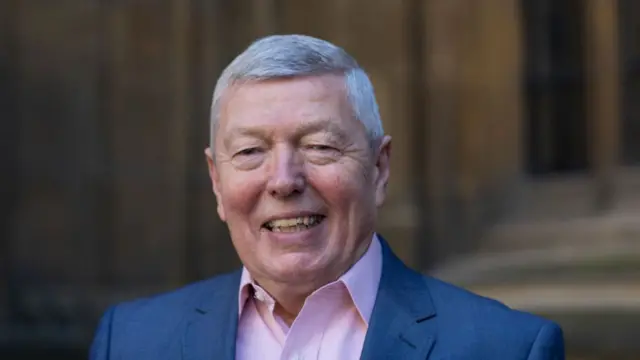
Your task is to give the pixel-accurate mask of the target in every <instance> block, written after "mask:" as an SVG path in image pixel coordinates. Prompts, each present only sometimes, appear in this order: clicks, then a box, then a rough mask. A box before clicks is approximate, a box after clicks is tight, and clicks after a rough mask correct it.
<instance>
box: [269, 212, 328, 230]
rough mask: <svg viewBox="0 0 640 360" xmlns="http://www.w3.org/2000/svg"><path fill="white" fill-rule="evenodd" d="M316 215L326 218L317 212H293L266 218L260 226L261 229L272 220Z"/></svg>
mask: <svg viewBox="0 0 640 360" xmlns="http://www.w3.org/2000/svg"><path fill="white" fill-rule="evenodd" d="M316 215H320V216H324V217H326V216H327V215H325V214H323V213H321V212H319V211H295V212H287V213H280V214H277V215H273V216H270V217H268V218H267V219H266V220H264V221H263V222H262V224H261V225H260V226H261V227H262V226H264V224H266V223H268V222H269V221H273V220H280V219H292V218H297V217H305V216H316Z"/></svg>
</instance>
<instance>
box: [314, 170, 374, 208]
mask: <svg viewBox="0 0 640 360" xmlns="http://www.w3.org/2000/svg"><path fill="white" fill-rule="evenodd" d="M309 181H310V182H311V185H312V186H313V187H314V188H315V189H316V190H317V191H318V192H319V193H320V195H321V196H322V197H323V198H324V199H325V200H326V201H327V202H328V203H329V205H330V206H332V207H333V208H334V209H343V210H346V209H350V208H353V206H354V205H355V206H363V205H365V204H366V201H367V197H368V195H367V193H368V192H369V190H370V188H371V186H370V184H369V183H368V182H367V181H366V178H365V177H364V176H363V174H362V172H361V171H355V170H353V169H348V168H347V169H345V168H344V167H336V168H335V169H326V168H325V169H317V171H314V172H312V173H310V176H309Z"/></svg>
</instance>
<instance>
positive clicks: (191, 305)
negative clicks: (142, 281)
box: [90, 272, 239, 360]
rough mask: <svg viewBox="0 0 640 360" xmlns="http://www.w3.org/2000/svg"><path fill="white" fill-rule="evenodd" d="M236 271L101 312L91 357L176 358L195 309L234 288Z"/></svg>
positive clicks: (98, 358)
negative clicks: (101, 315)
mask: <svg viewBox="0 0 640 360" xmlns="http://www.w3.org/2000/svg"><path fill="white" fill-rule="evenodd" d="M238 280H239V272H236V273H230V274H225V275H220V276H216V277H214V278H211V279H208V280H203V281H200V282H197V283H193V284H190V285H187V286H184V287H182V288H180V289H177V290H174V291H170V292H166V293H162V294H158V295H155V296H151V297H147V298H141V299H137V300H133V301H128V302H123V303H120V304H117V305H114V306H112V307H110V308H109V309H108V310H107V311H106V312H105V314H104V315H103V317H102V319H101V321H100V324H99V325H98V329H97V331H96V335H95V337H94V340H93V342H92V345H91V350H90V358H91V359H92V360H104V359H109V358H116V359H121V358H122V359H124V358H126V359H158V358H176V357H178V356H179V354H180V352H181V345H180V338H181V335H180V334H182V333H183V332H184V329H185V327H186V326H187V324H188V323H189V319H190V315H193V314H194V313H195V312H196V308H198V307H200V306H201V305H205V304H206V303H207V302H208V301H209V300H211V301H215V300H214V299H215V298H216V297H218V296H219V294H220V292H226V293H227V294H226V295H230V296H232V295H231V294H229V292H230V291H235V290H237V286H238Z"/></svg>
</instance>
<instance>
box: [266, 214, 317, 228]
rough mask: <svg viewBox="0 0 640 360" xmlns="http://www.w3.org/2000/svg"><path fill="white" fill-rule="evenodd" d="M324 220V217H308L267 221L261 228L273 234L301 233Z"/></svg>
mask: <svg viewBox="0 0 640 360" xmlns="http://www.w3.org/2000/svg"><path fill="white" fill-rule="evenodd" d="M324 218H325V216H324V215H310V216H298V217H295V218H288V219H276V220H271V221H267V222H266V223H264V225H262V227H264V228H265V229H267V230H269V231H273V232H296V231H303V230H307V229H310V228H312V227H314V226H317V225H319V224H320V223H321V222H322V221H323V220H324Z"/></svg>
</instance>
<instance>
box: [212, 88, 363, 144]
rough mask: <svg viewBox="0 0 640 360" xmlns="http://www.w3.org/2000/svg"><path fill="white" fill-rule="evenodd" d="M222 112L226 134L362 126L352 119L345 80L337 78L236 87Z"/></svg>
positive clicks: (223, 103)
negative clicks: (265, 130)
mask: <svg viewBox="0 0 640 360" xmlns="http://www.w3.org/2000/svg"><path fill="white" fill-rule="evenodd" d="M220 110H221V111H220V118H219V119H220V123H219V130H220V132H226V133H228V132H237V131H241V130H244V129H261V128H263V129H272V130H276V129H277V128H284V129H288V130H295V129H298V128H301V127H302V128H305V127H307V128H313V130H322V129H318V128H322V127H324V130H329V131H331V130H337V129H339V128H342V129H344V130H345V131H348V130H351V128H352V127H354V126H357V125H358V123H359V121H354V119H353V116H352V111H351V106H350V105H349V102H348V100H347V96H346V90H345V83H344V78H343V77H341V76H337V75H322V76H310V77H300V78H291V79H274V80H267V81H259V82H248V83H243V84H239V85H235V86H233V87H231V88H230V89H228V91H227V93H226V94H225V96H224V97H223V99H222V103H221V108H220ZM354 122H355V123H354Z"/></svg>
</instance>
